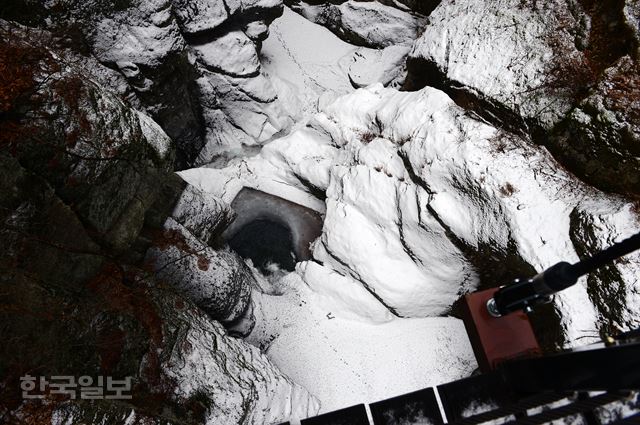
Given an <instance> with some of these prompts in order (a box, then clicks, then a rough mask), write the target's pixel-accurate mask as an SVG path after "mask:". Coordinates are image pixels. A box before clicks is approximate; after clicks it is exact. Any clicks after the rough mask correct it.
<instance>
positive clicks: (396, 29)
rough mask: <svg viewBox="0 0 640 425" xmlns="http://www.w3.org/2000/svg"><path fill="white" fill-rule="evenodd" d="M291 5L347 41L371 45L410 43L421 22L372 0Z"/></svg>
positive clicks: (415, 36) (418, 18) (382, 45)
mask: <svg viewBox="0 0 640 425" xmlns="http://www.w3.org/2000/svg"><path fill="white" fill-rule="evenodd" d="M292 8H293V10H295V11H297V12H299V13H300V14H302V15H303V16H304V17H305V18H307V19H309V20H310V21H312V22H315V23H317V24H320V25H323V26H326V27H327V28H329V29H330V30H331V31H333V32H334V33H335V34H336V35H337V36H338V37H340V38H342V39H343V40H345V41H347V42H349V43H351V44H355V45H359V46H367V47H373V48H384V47H388V46H392V45H397V44H410V43H412V42H413V41H414V40H415V39H416V38H417V37H418V35H419V31H420V28H421V27H422V25H423V24H424V22H423V20H422V19H421V18H420V17H418V16H416V15H413V14H411V13H409V12H407V11H404V10H401V9H397V8H394V7H390V6H386V5H384V4H381V3H378V2H375V1H371V2H359V1H353V0H349V1H346V2H343V3H342V4H340V5H336V4H333V2H327V3H325V4H321V5H309V4H306V3H297V4H292Z"/></svg>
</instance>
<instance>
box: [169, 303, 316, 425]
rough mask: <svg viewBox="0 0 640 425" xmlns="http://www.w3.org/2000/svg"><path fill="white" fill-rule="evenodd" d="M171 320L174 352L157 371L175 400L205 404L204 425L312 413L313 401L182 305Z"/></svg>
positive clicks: (254, 354) (254, 350)
mask: <svg viewBox="0 0 640 425" xmlns="http://www.w3.org/2000/svg"><path fill="white" fill-rule="evenodd" d="M169 308H170V307H169ZM173 316H174V318H175V319H174V320H173V321H171V322H170V323H171V324H172V325H173V326H175V327H174V328H173V329H174V332H173V335H171V336H172V337H173V338H175V351H173V350H172V352H170V353H166V354H167V355H166V356H163V357H162V363H161V368H162V370H163V372H164V373H165V374H166V376H168V377H169V378H170V379H172V380H173V381H174V382H175V383H176V386H175V388H174V397H175V398H177V399H178V400H189V399H191V398H194V397H201V398H202V397H204V398H206V399H207V400H208V401H209V403H210V407H209V408H208V409H207V410H206V414H205V417H204V418H203V419H204V420H203V421H202V422H203V423H204V424H207V425H215V424H255V425H259V424H272V423H280V422H284V421H289V420H296V419H300V418H306V417H309V416H313V415H314V414H316V413H317V412H318V410H319V407H320V406H319V403H318V401H317V399H316V398H315V397H313V396H312V395H310V394H309V392H307V390H305V389H304V388H303V387H301V386H300V385H298V384H296V383H294V382H293V381H292V380H291V379H290V378H288V377H287V376H285V375H284V374H283V373H282V372H280V371H279V370H278V368H277V367H276V366H275V365H274V364H273V363H272V362H271V361H270V360H269V359H268V358H267V357H266V356H265V355H264V354H262V353H261V352H260V350H259V349H258V348H257V347H253V346H250V345H248V344H247V343H245V342H244V341H242V340H239V339H236V338H231V337H229V336H227V335H226V332H225V330H224V328H223V327H222V326H220V325H219V324H218V323H216V322H214V321H211V320H209V319H208V318H206V317H205V316H203V315H202V313H200V312H199V311H198V310H196V309H194V308H190V307H189V306H188V305H187V306H186V308H184V309H182V310H178V311H177V312H176V313H174V314H173ZM187 324H188V325H187Z"/></svg>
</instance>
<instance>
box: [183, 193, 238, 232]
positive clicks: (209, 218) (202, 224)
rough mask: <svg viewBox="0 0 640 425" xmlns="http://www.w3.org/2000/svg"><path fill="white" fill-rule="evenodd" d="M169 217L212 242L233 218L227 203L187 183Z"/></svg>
mask: <svg viewBox="0 0 640 425" xmlns="http://www.w3.org/2000/svg"><path fill="white" fill-rule="evenodd" d="M171 217H172V218H173V219H174V220H175V221H176V222H178V223H180V224H181V225H182V226H184V228H185V229H186V230H188V231H189V233H191V234H192V235H193V236H195V237H196V238H198V239H199V240H201V241H203V242H204V243H208V244H214V243H215V242H216V238H217V237H218V236H220V235H221V234H222V232H224V230H225V229H226V227H227V226H228V225H229V223H230V222H231V221H232V219H233V212H232V211H231V210H230V208H229V205H227V204H225V203H224V202H222V201H221V200H220V199H218V198H216V197H215V196H213V195H211V194H210V193H206V192H203V191H201V190H199V189H198V188H196V187H194V186H191V185H187V187H186V188H185V189H184V190H183V191H182V193H181V195H180V198H179V199H178V201H177V202H176V204H175V206H174V208H173V212H172V213H171Z"/></svg>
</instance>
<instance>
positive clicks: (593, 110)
mask: <svg viewBox="0 0 640 425" xmlns="http://www.w3.org/2000/svg"><path fill="white" fill-rule="evenodd" d="M639 71H640V67H639V66H638V64H637V63H635V62H634V61H633V59H631V58H630V57H629V56H625V57H623V58H622V59H620V60H619V61H618V62H617V63H616V64H615V65H614V66H613V67H611V68H609V69H607V70H606V71H605V73H604V76H603V78H602V80H601V81H600V82H599V83H598V85H597V86H596V87H595V88H594V89H593V90H592V91H591V93H590V94H589V96H587V97H586V98H585V99H584V100H582V101H581V102H580V104H579V105H578V106H577V107H576V108H575V109H574V110H572V111H571V114H570V115H569V117H568V120H567V125H566V130H565V132H564V134H563V135H561V136H560V137H558V139H557V142H556V143H557V144H558V149H559V150H560V151H561V152H562V155H563V156H564V157H565V158H566V160H567V161H572V162H573V166H574V167H576V168H578V169H579V172H580V175H581V176H584V178H585V179H586V180H587V181H589V182H592V183H593V184H596V185H598V186H600V187H604V188H606V189H608V190H611V191H615V192H622V193H629V194H635V195H637V194H639V193H640V172H639V171H638V170H640V78H639V77H638V76H639V75H640V73H639Z"/></svg>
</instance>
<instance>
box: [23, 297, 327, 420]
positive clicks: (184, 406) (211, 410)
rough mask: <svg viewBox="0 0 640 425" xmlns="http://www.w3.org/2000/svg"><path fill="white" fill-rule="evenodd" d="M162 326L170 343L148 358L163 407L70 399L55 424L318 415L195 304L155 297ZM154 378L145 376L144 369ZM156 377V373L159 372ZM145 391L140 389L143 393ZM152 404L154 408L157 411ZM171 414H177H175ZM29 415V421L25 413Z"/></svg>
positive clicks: (57, 408) (303, 395) (56, 411)
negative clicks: (175, 410) (176, 410)
mask: <svg viewBox="0 0 640 425" xmlns="http://www.w3.org/2000/svg"><path fill="white" fill-rule="evenodd" d="M153 302H154V306H155V307H156V308H157V309H158V313H159V317H158V319H159V320H161V322H160V324H161V326H162V341H161V342H158V344H157V345H154V346H153V348H152V349H153V350H154V351H153V352H150V353H147V354H146V356H145V357H144V358H142V359H131V360H135V361H140V360H142V361H141V364H140V368H141V370H142V371H143V372H142V373H141V375H142V376H141V377H137V376H136V377H135V378H134V379H135V380H137V379H143V380H145V381H144V385H151V386H153V385H158V383H162V384H161V385H162V386H161V387H159V388H157V391H159V393H156V394H155V397H156V398H158V397H159V396H160V397H162V398H161V400H162V401H161V403H162V404H161V406H160V408H159V409H158V410H157V412H155V411H154V409H156V406H155V405H154V404H153V403H151V402H148V403H146V405H145V407H146V408H145V409H144V410H143V409H138V408H137V407H136V406H131V405H129V404H125V403H121V402H117V403H110V402H109V400H107V401H106V402H105V403H101V404H100V405H99V406H96V405H95V404H91V403H89V402H87V401H85V400H70V401H67V402H62V403H56V404H54V405H51V406H50V409H51V412H52V415H51V423H52V424H59V425H62V424H69V423H84V422H91V423H109V424H118V425H138V424H140V425H142V424H167V423H174V422H175V421H176V419H175V416H174V417H173V418H172V420H168V419H167V418H166V416H169V415H171V413H170V409H171V406H174V405H178V406H180V410H179V412H180V413H179V415H182V416H183V417H184V418H185V419H187V418H188V420H195V421H197V422H198V423H202V424H205V425H218V424H238V425H240V424H254V425H262V424H273V423H280V422H284V421H290V420H294V421H295V420H298V419H300V418H306V417H309V416H313V415H314V414H316V413H317V412H318V410H319V407H320V406H319V403H318V401H317V399H316V398H315V397H313V396H312V395H310V394H309V393H308V392H307V391H306V390H305V389H304V388H302V387H301V386H300V385H298V384H296V383H294V382H293V381H292V380H291V379H290V378H288V377H287V376H285V375H284V374H283V373H282V372H280V371H279V370H278V368H277V367H276V366H275V365H274V364H273V363H272V362H271V361H270V360H269V359H268V358H267V357H266V356H265V355H264V354H262V353H260V350H259V349H258V348H256V347H254V346H251V345H249V344H247V343H245V342H244V341H242V340H240V339H237V338H233V337H230V336H229V335H228V334H227V333H226V331H225V329H224V328H223V327H222V326H221V325H220V324H219V323H217V322H215V321H212V320H211V319H210V318H209V317H207V316H206V315H204V314H203V313H202V312H201V311H200V310H198V309H197V308H195V306H193V305H192V304H191V303H188V302H183V301H182V300H181V299H179V298H177V297H175V295H174V294H171V293H159V294H157V296H156V297H155V299H154V301H153ZM145 373H147V374H150V375H152V376H145V375H144V374H145ZM153 375H155V376H153ZM137 394H140V392H139V391H138V393H137ZM150 407H151V408H150ZM168 412H169V413H168ZM19 415H20V417H21V418H23V419H24V418H29V417H30V416H29V412H28V410H27V413H26V415H25V414H21V413H19Z"/></svg>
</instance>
